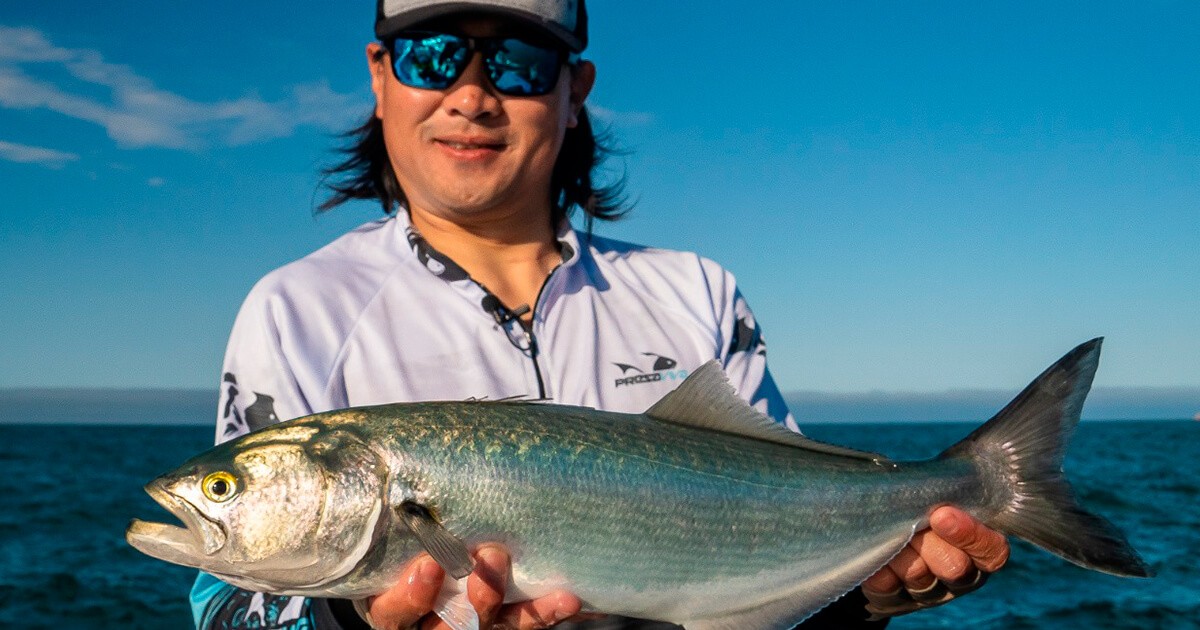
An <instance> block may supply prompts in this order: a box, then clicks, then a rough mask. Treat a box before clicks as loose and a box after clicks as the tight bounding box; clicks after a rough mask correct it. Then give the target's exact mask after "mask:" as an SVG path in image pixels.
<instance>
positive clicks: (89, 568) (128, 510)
mask: <svg viewBox="0 0 1200 630" xmlns="http://www.w3.org/2000/svg"><path fill="white" fill-rule="evenodd" d="M969 429H970V427H967V426H965V425H940V424H906V425H871V426H864V425H852V426H845V425H843V426H834V425H816V426H811V427H807V430H808V433H809V434H810V435H812V436H814V437H817V438H819V439H823V440H826V441H831V442H837V443H841V444H848V445H852V446H856V447H859V448H865V449H870V450H873V451H878V452H882V453H886V454H888V455H891V456H892V457H894V458H909V457H926V456H930V455H932V454H935V453H936V452H938V451H940V450H941V449H942V448H943V447H944V446H946V445H948V444H950V443H951V442H953V441H955V440H957V439H958V438H960V437H962V436H963V435H965V434H966V433H967V432H968V430H969ZM211 436H212V430H211V429H210V428H208V427H197V426H190V427H136V426H133V427H131V426H122V427H116V426H88V427H83V426H46V425H40V426H31V425H0V479H2V480H3V488H4V492H3V497H4V499H3V500H4V504H5V507H4V509H0V627H3V628H51V627H52V628H156V629H161V628H186V627H188V626H189V625H190V623H191V621H190V617H189V613H188V609H187V604H186V598H187V592H188V589H189V587H190V585H191V581H192V578H193V576H194V572H193V571H192V570H190V569H185V568H181V567H176V566H173V565H169V564H166V563H163V562H159V561H156V560H152V559H150V558H148V557H145V556H142V555H141V554H139V553H137V552H135V551H134V550H133V549H131V548H129V547H127V546H126V544H125V542H124V539H123V532H124V529H125V526H126V525H127V524H128V522H129V519H130V518H132V517H134V516H140V517H143V518H151V519H154V518H161V517H163V516H165V512H163V511H162V510H161V509H160V508H158V507H157V506H156V505H155V504H154V503H153V502H152V501H151V500H150V499H149V498H148V497H147V496H146V495H145V494H144V493H143V492H142V491H141V486H142V484H143V483H145V482H146V481H148V480H150V479H151V478H152V477H154V476H155V475H157V474H159V473H161V472H164V471H166V470H168V469H171V468H173V467H174V466H175V465H177V464H178V463H180V462H182V461H183V460H184V459H185V458H186V457H187V456H190V455H191V454H194V453H195V452H197V451H199V450H201V449H204V448H206V447H207V446H208V444H209V443H210V440H211ZM1066 467H1067V472H1068V475H1069V476H1070V477H1071V478H1072V479H1073V480H1074V481H1075V485H1076V489H1077V491H1078V493H1079V495H1080V497H1081V500H1082V501H1083V503H1084V504H1085V505H1087V506H1088V507H1090V508H1092V509H1093V510H1095V511H1098V512H1100V513H1102V514H1104V515H1106V516H1107V517H1108V518H1109V519H1110V520H1112V521H1114V522H1115V523H1117V524H1118V525H1119V526H1120V527H1121V528H1123V529H1124V530H1125V531H1126V532H1127V533H1128V534H1129V537H1130V539H1131V541H1132V542H1133V543H1134V545H1135V546H1136V547H1137V548H1138V550H1139V551H1141V553H1142V555H1143V556H1144V557H1145V558H1146V560H1147V561H1148V562H1149V563H1150V564H1151V565H1152V566H1153V567H1154V569H1155V571H1157V573H1158V577H1157V578H1155V579H1153V580H1127V579H1120V578H1115V577H1110V576H1107V575H1101V574H1098V573H1093V572H1089V571H1085V570H1082V569H1078V568H1076V567H1074V566H1073V565H1069V564H1067V563H1065V562H1063V561H1061V560H1059V559H1057V558H1054V557H1051V556H1049V555H1047V554H1045V553H1043V552H1041V551H1039V550H1036V549H1033V548H1031V547H1029V546H1027V545H1023V544H1018V545H1017V546H1016V548H1015V549H1014V552H1013V557H1012V560H1011V562H1010V565H1009V567H1008V568H1007V569H1005V570H1004V571H1002V572H1000V573H999V574H997V575H996V576H994V577H993V578H992V580H991V581H990V582H989V583H988V584H987V586H986V587H985V588H984V589H982V590H980V591H979V592H977V593H975V594H972V595H971V596H968V597H966V598H964V599H963V600H961V601H958V602H954V603H952V604H950V605H948V606H943V607H941V608H939V609H936V610H933V611H926V612H922V613H918V614H914V615H910V616H907V617H903V618H900V619H898V620H896V621H895V622H894V623H893V624H892V627H894V628H942V627H962V626H968V627H972V628H1049V627H1064V628H1075V627H1089V628H1195V627H1200V621H1198V620H1200V568H1197V564H1198V563H1200V506H1198V505H1197V503H1196V497H1197V495H1198V494H1200V422H1190V421H1178V422H1149V421H1147V422H1121V423H1118V422H1105V423H1084V424H1083V425H1082V426H1081V427H1080V429H1079V432H1078V435H1077V437H1076V439H1075V442H1074V444H1073V447H1072V450H1071V455H1070V457H1069V459H1068V461H1067V466H1066Z"/></svg>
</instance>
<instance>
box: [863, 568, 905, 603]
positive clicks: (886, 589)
mask: <svg viewBox="0 0 1200 630" xmlns="http://www.w3.org/2000/svg"><path fill="white" fill-rule="evenodd" d="M903 586H904V583H903V582H901V581H900V578H899V577H897V576H896V572H895V571H892V568H891V567H890V566H888V565H886V564H885V565H883V568H882V569H880V570H879V571H878V572H876V573H875V575H872V576H871V577H869V578H867V579H866V580H865V581H863V583H862V588H863V592H865V593H868V595H870V594H872V593H873V594H878V595H884V594H890V593H898V592H900V589H901V588H903Z"/></svg>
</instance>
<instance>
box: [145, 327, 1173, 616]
mask: <svg viewBox="0 0 1200 630" xmlns="http://www.w3.org/2000/svg"><path fill="white" fill-rule="evenodd" d="M1101 342H1102V338H1097V339H1093V340H1091V341H1089V342H1087V343H1084V344H1082V345H1080V346H1078V347H1076V348H1075V349H1074V350H1072V351H1071V352H1069V353H1067V354H1066V355H1065V356H1064V357H1063V358H1062V359H1060V360H1059V361H1057V362H1056V363H1054V364H1053V365H1052V366H1050V367H1049V368H1048V369H1047V370H1046V371H1044V372H1043V373H1042V374H1041V375H1040V376H1038V378H1037V379H1035V380H1034V381H1033V382H1032V383H1031V384H1030V385H1029V386H1028V387H1026V388H1025V389H1024V390H1023V391H1021V392H1020V394H1018V395H1017V396H1016V398H1014V399H1013V400H1012V402H1010V403H1009V404H1008V405H1007V406H1005V407H1004V408H1003V409H1002V410H1001V411H1000V412H999V413H997V414H996V415H995V416H994V417H993V418H992V419H991V420H989V421H988V422H986V423H985V424H983V425H982V426H981V427H979V428H978V429H976V430H975V431H974V432H972V433H971V434H970V435H968V436H967V437H966V438H964V439H963V440H961V441H960V442H958V443H956V444H954V445H952V446H950V447H949V448H947V449H946V450H945V451H944V452H942V453H941V454H940V455H938V456H936V457H933V458H932V459H928V460H922V461H892V460H890V459H888V458H887V457H885V456H883V455H880V454H876V453H870V452H865V451H860V450H855V449H850V448H845V447H841V446H837V445H833V444H827V443H824V442H818V441H815V440H811V439H809V438H807V437H804V436H802V435H800V434H797V433H794V432H792V431H789V430H788V429H786V428H785V427H783V426H781V425H780V424H778V423H776V422H775V421H773V420H772V419H771V418H769V417H768V416H766V415H764V414H762V413H760V412H759V411H758V410H756V409H755V408H754V407H752V406H751V405H750V404H748V403H747V402H745V401H744V400H742V399H741V398H740V397H739V396H738V395H737V393H736V392H735V391H734V388H733V386H732V385H731V384H730V382H729V380H728V379H727V378H726V376H725V374H724V372H723V371H722V370H721V367H720V365H719V364H718V363H717V362H715V361H710V362H708V363H706V364H704V365H703V366H702V367H700V368H699V369H697V370H695V371H694V372H692V373H691V374H690V375H689V376H688V377H687V378H686V379H685V380H684V381H683V382H682V384H681V385H680V386H679V387H678V388H677V389H675V390H673V391H672V392H670V393H668V394H667V395H666V396H664V397H663V398H662V399H661V400H659V401H658V402H657V403H655V404H654V405H653V406H651V407H650V408H649V409H648V410H647V411H646V412H645V413H642V414H627V413H612V412H605V411H598V410H595V409H590V408H586V407H578V406H568V405H559V404H550V403H548V402H544V401H524V400H502V401H486V400H484V401H479V400H469V401H442V402H421V403H397V404H389V405H381V406H372V407H359V408H349V409H344V410H338V411H330V412H326V413H318V414H314V415H311V416H306V417H303V418H298V419H295V420H290V421H287V422H281V423H278V424H275V425H272V426H269V427H267V428H264V429H261V430H258V431H255V432H253V433H250V434H248V435H245V436H243V437H241V438H239V439H236V440H232V441H229V442H226V443H224V444H220V445H218V446H216V447H214V448H212V449H211V450H208V451H206V452H204V453H201V454H199V455H197V456H195V457H194V458H192V459H190V460H188V461H187V462H185V463H184V464H183V465H181V466H180V467H179V468H178V469H176V470H174V471H173V472H169V473H167V474H165V475H163V476H161V477H159V478H157V479H154V480H153V481H151V482H150V483H149V484H147V485H146V488H145V489H146V491H147V492H148V493H149V494H150V496H151V497H152V498H153V499H155V500H156V501H157V502H158V503H159V504H161V505H162V506H163V507H164V508H166V509H167V510H168V511H169V512H171V513H173V514H174V515H175V516H176V517H177V518H178V519H179V520H180V521H181V522H182V525H183V526H182V527H181V526H179V525H172V524H167V523H156V522H147V521H142V520H138V519H134V520H133V521H132V522H131V523H130V525H129V527H128V529H127V531H126V540H127V541H128V542H129V544H131V545H132V546H133V547H135V548H136V549H138V550H140V551H141V552H143V553H145V554H148V555H150V556H153V557H155V558H159V559H161V560H165V561H168V562H173V563H177V564H181V565H185V566H190V567H195V568H198V569H200V570H202V571H206V572H208V573H211V574H212V575H214V576H216V577H217V578H219V579H221V580H223V581H225V582H227V583H229V584H232V585H235V586H238V587H241V588H245V589H250V590H255V591H261V592H269V593H275V594H280V595H304V596H311V597H330V598H345V599H350V600H356V601H359V602H361V601H363V600H364V599H365V598H367V597H369V596H371V595H375V594H378V593H380V592H382V591H384V590H386V589H388V588H389V587H391V586H393V585H395V584H396V582H397V578H398V575H399V573H400V571H401V569H402V567H403V566H404V565H405V564H406V563H408V562H409V561H410V560H411V559H413V558H414V557H415V556H416V555H418V554H419V553H421V552H428V553H429V554H430V555H431V556H432V557H433V558H434V559H435V560H437V561H438V563H439V564H441V565H442V567H443V568H445V569H446V572H447V577H446V585H445V588H444V589H443V594H442V596H441V598H439V600H438V604H437V609H436V610H435V612H436V613H437V614H438V615H439V616H440V617H442V619H443V620H445V621H446V622H447V624H448V625H450V626H451V627H454V628H456V630H466V629H470V628H475V627H477V624H478V619H477V617H476V616H475V614H474V611H473V609H471V607H470V605H469V603H467V600H466V595H465V583H466V576H467V575H468V574H469V573H470V571H471V569H472V566H473V564H472V563H473V560H472V558H471V554H470V550H471V549H473V548H475V547H476V546H478V545H480V544H482V543H484V542H496V543H500V544H502V545H504V546H506V547H507V548H508V550H509V552H510V554H511V557H512V562H513V564H512V569H511V571H512V573H511V579H510V589H509V591H508V593H507V600H508V601H519V600H525V599H530V598H535V597H538V596H540V595H543V594H546V593H549V592H551V591H553V590H555V589H567V590H569V591H571V592H573V593H575V594H576V595H577V596H578V597H579V598H580V599H581V600H582V601H583V604H584V610H585V611H597V612H602V613H609V614H620V615H626V616H630V617H637V618H644V619H654V620H662V621H667V622H673V623H677V624H681V625H683V626H684V627H685V628H687V629H688V630H718V629H729V628H752V629H754V628H764V629H765V628H790V627H792V626H793V625H795V624H797V623H799V622H801V621H803V620H804V619H805V618H807V617H809V616H810V615H812V614H813V613H815V612H816V611H818V610H820V609H821V608H823V607H825V606H826V605H828V604H829V603H831V602H833V601H834V600H836V599H837V598H838V597H840V596H842V595H843V594H845V593H847V592H849V591H851V590H852V589H854V588H855V587H856V586H858V585H859V584H860V583H862V582H863V581H864V580H865V579H866V578H867V577H869V576H871V575H872V574H874V573H875V572H876V571H877V570H879V569H880V568H881V567H883V566H884V565H885V564H886V563H887V562H888V561H889V560H891V559H892V558H893V557H895V556H896V554H897V553H899V552H900V550H901V549H903V548H904V547H905V546H906V545H907V544H908V542H909V541H910V540H911V539H912V537H913V535H914V533H915V532H917V531H919V530H920V529H922V528H924V527H926V526H927V524H928V517H929V514H930V513H931V511H933V510H934V509H935V508H937V507H939V506H942V505H955V506H958V507H959V508H961V509H963V510H965V511H966V512H968V513H970V514H971V515H973V516H974V517H975V518H977V519H979V520H981V521H982V522H983V523H985V524H986V525H988V526H989V527H991V528H993V529H995V530H998V531H1000V532H1003V533H1005V534H1007V535H1010V536H1015V537H1017V538H1020V539H1023V540H1026V541H1028V542H1030V543H1033V544H1034V545H1036V546H1038V547H1041V548H1042V549H1044V550H1046V551H1048V552H1050V553H1052V554H1055V555H1057V556H1060V557H1062V558H1064V559H1065V560H1067V561H1070V562H1073V563H1075V564H1077V565H1079V566H1082V567H1085V568H1088V569H1092V570H1096V571H1101V572H1104V573H1109V574H1113V575H1118V576H1129V577H1149V576H1151V575H1152V571H1151V569H1150V567H1149V566H1148V565H1147V564H1146V563H1145V562H1144V561H1143V560H1142V558H1141V557H1140V556H1139V555H1138V553H1137V552H1136V551H1135V550H1134V549H1133V547H1132V546H1131V545H1130V544H1129V542H1128V541H1127V539H1126V538H1125V536H1124V534H1123V533H1122V532H1121V531H1120V530H1118V528H1117V527H1116V526H1114V525H1113V524H1112V523H1110V522H1109V521H1108V520H1106V519H1104V518H1103V517H1101V516H1098V515H1095V514H1093V513H1091V512H1088V511H1087V510H1085V509H1084V508H1083V507H1082V506H1080V505H1079V504H1078V503H1077V501H1076V500H1075V498H1074V494H1073V492H1072V490H1071V487H1070V484H1069V482H1068V481H1067V480H1066V478H1065V476H1064V473H1063V468H1062V461H1063V456H1064V453H1065V450H1066V446H1067V442H1068V441H1069V438H1070V436H1071V434H1072V432H1073V430H1074V429H1075V427H1076V425H1077V423H1078V422H1079V415H1080V411H1081V409H1082V407H1083V403H1084V400H1085V398H1086V396H1087V393H1088V391H1089V390H1090V388H1091V383H1092V379H1093V378H1094V375H1095V372H1096V369H1097V366H1098V362H1099V355H1100V347H1101ZM360 605H361V604H360ZM360 610H361V609H360Z"/></svg>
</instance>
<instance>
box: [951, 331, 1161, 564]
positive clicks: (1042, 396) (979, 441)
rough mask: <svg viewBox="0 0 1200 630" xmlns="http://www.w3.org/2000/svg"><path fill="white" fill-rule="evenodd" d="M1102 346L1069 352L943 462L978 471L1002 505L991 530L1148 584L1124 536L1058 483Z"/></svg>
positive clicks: (1093, 344) (1086, 345)
mask: <svg viewBox="0 0 1200 630" xmlns="http://www.w3.org/2000/svg"><path fill="white" fill-rule="evenodd" d="M1102 341H1103V339H1102V338H1097V339H1093V340H1091V341H1089V342H1087V343H1084V344H1082V345H1080V346H1079V347H1077V348H1075V349H1074V350H1072V351H1070V352H1068V353H1067V355H1066V356H1064V357H1063V358H1061V359H1059V360H1058V362H1056V363H1055V364H1054V365H1052V366H1050V367H1049V368H1047V369H1046V371H1045V372H1042V374H1041V376H1038V377H1037V379H1035V380H1034V381H1033V382H1032V383H1030V384H1029V386H1028V387H1026V388H1025V390H1024V391H1022V392H1021V393H1020V394H1018V395H1017V397H1016V398H1014V399H1013V401H1012V402H1010V403H1008V406H1006V407H1005V408H1004V409H1003V410H1001V411H1000V413H998V414H996V416H995V417H994V418H992V419H991V420H989V421H988V422H987V423H986V424H984V425H983V426H981V427H979V428H978V429H976V430H975V432H974V433H972V434H971V435H969V436H967V437H966V438H965V439H964V440H962V441H961V442H959V443H957V444H955V445H954V446H952V447H950V448H949V449H947V450H946V451H945V452H944V453H942V454H941V455H940V457H942V458H967V459H971V460H973V461H974V462H975V464H976V465H977V466H978V467H979V468H980V470H981V472H982V474H983V476H984V479H985V483H986V484H987V485H988V486H989V488H990V489H991V490H992V491H993V492H995V493H996V494H997V495H998V496H999V497H1000V498H999V499H997V505H996V507H998V508H999V510H998V511H997V512H996V513H995V515H994V516H991V517H989V518H987V519H986V523H987V524H988V526H990V527H993V528H995V529H997V530H999V531H1002V532H1005V533H1006V534H1010V535H1013V536H1017V537H1019V538H1022V539H1024V540H1027V541H1029V542H1031V543H1033V544H1035V545H1037V546H1039V547H1041V548H1042V549H1045V550H1046V551H1049V552H1050V553H1053V554H1055V555H1057V556H1061V557H1062V558H1065V559H1067V560H1069V561H1071V562H1074V563H1075V564H1078V565H1080V566H1082V567H1086V568H1088V569H1094V570H1096V571H1103V572H1105V573H1111V574H1113V575H1121V576H1129V577H1150V575H1151V572H1150V569H1149V567H1147V566H1146V563H1145V562H1143V561H1142V559H1141V558H1140V557H1139V556H1138V554H1137V552H1136V551H1134V549H1133V547H1131V546H1130V545H1129V542H1128V541H1126V540H1125V536H1124V534H1122V533H1121V532H1120V530H1118V529H1117V528H1116V526H1114V525H1113V524H1112V523H1110V522H1108V521H1107V520H1105V519H1104V518H1102V517H1100V516H1096V515H1095V514H1091V513H1089V512H1087V511H1086V510H1084V509H1083V508H1082V507H1080V506H1079V504H1078V503H1077V502H1076V501H1075V496H1074V493H1073V492H1072V491H1071V486H1070V484H1069V483H1068V482H1067V480H1066V478H1065V477H1064V476H1063V471H1062V462H1063V455H1064V454H1065V451H1066V446H1067V443H1068V442H1069V441H1070V438H1071V434H1072V433H1073V432H1074V430H1075V425H1077V424H1078V423H1079V413H1080V411H1081V410H1082V409H1083V401H1084V399H1085V398H1086V397H1087V394H1088V391H1089V390H1090V389H1091V387H1092V378H1093V377H1094V376H1095V375H1096V366H1097V365H1098V363H1099V360H1100V344H1101V342H1102Z"/></svg>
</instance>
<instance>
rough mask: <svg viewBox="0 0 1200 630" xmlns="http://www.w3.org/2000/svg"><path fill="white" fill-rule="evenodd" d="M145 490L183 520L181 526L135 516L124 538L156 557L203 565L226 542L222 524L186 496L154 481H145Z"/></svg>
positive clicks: (188, 564)
mask: <svg viewBox="0 0 1200 630" xmlns="http://www.w3.org/2000/svg"><path fill="white" fill-rule="evenodd" d="M146 494H149V495H150V498H152V499H154V500H155V502H157V503H158V504H159V505H161V506H163V507H164V508H166V510H167V511H168V512H170V513H171V514H173V515H174V516H175V517H176V518H178V519H179V520H180V521H182V522H183V527H179V526H177V525H170V524H168V523H153V522H149V521H143V520H140V519H136V518H135V519H133V520H132V521H131V522H130V523H129V527H128V529H126V530H125V541H126V542H128V543H129V544H130V545H131V546H133V548H134V549H137V550H138V551H140V552H142V553H144V554H146V555H148V556H153V557H155V558H158V559H159V560H165V561H167V562H173V563H175V564H182V565H185V566H190V567H197V568H202V567H201V564H202V563H205V562H206V561H207V559H208V557H209V556H211V555H212V554H214V553H216V552H217V551H219V550H220V549H221V548H222V547H224V546H225V542H226V541H227V540H228V536H227V535H226V533H225V529H224V528H223V527H222V526H221V524H220V523H218V522H216V521H213V520H211V519H209V518H207V517H205V516H204V515H203V514H201V513H200V510H198V509H196V506H194V505H192V504H191V503H189V502H188V501H187V500H185V499H183V498H181V497H179V496H176V495H175V494H172V493H171V492H170V491H168V490H165V489H163V488H162V487H160V486H159V485H158V484H156V483H154V482H151V483H150V484H147V486H146Z"/></svg>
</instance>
